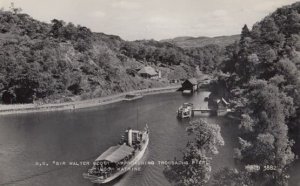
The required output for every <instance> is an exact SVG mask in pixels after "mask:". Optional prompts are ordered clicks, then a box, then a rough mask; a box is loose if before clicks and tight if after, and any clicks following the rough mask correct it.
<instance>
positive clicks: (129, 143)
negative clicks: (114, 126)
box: [128, 129, 132, 146]
mask: <svg viewBox="0 0 300 186" xmlns="http://www.w3.org/2000/svg"><path fill="white" fill-rule="evenodd" d="M128 145H129V146H132V129H129V130H128Z"/></svg>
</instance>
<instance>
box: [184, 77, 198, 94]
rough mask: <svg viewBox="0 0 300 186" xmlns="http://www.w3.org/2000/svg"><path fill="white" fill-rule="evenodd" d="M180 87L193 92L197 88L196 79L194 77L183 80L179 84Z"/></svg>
mask: <svg viewBox="0 0 300 186" xmlns="http://www.w3.org/2000/svg"><path fill="white" fill-rule="evenodd" d="M181 89H182V91H183V92H184V91H190V92H191V93H192V92H195V91H197V90H198V81H197V79H196V78H190V79H187V80H185V81H184V82H183V83H182V84H181Z"/></svg>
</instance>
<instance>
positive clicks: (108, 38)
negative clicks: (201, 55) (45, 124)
mask: <svg viewBox="0 0 300 186" xmlns="http://www.w3.org/2000/svg"><path fill="white" fill-rule="evenodd" d="M149 65H150V66H152V67H153V68H154V69H156V70H157V71H161V74H162V78H161V79H160V80H151V79H145V78H142V77H140V76H139V75H137V70H138V69H139V68H142V67H144V66H149ZM195 67H196V64H195V59H194V58H193V57H192V56H189V55H187V54H185V53H184V51H183V50H182V49H181V48H179V47H176V46H174V45H172V44H169V43H160V42H157V41H136V42H127V41H124V40H122V39H121V38H120V37H119V36H113V35H106V34H103V33H93V32H91V31H90V30H89V29H88V28H86V27H84V26H80V25H78V26H75V25H74V24H72V23H65V22H63V21H61V20H56V19H54V20H52V22H51V24H46V23H43V22H40V21H37V20H34V19H33V18H31V17H30V16H29V15H27V14H22V13H19V12H9V11H0V97H1V102H2V103H31V102H33V101H41V102H53V101H56V102H57V101H58V102H65V101H70V100H71V99H72V100H74V99H75V100H81V99H87V98H93V97H100V96H105V95H111V94H115V93H120V92H126V91H130V90H137V89H144V88H154V87H163V86H167V85H169V80H172V79H184V78H188V77H193V76H196V68H195Z"/></svg>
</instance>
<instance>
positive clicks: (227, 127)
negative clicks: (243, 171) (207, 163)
mask: <svg viewBox="0 0 300 186" xmlns="http://www.w3.org/2000/svg"><path fill="white" fill-rule="evenodd" d="M208 94H209V93H208V92H205V91H202V92H199V93H198V94H196V95H194V96H192V97H184V96H182V95H181V94H180V93H166V94H159V95H150V96H145V97H144V98H142V99H139V100H135V101H130V102H120V103H115V104H111V105H106V106H99V107H94V108H87V109H82V110H75V111H59V112H48V113H31V114H19V115H8V116H1V117H0V165H1V166H0V185H9V184H11V185H30V186H40V185H51V186H52V185H64V186H68V185H70V186H71V185H72V186H73V185H75V186H76V185H83V186H85V185H86V186H89V185H96V184H93V183H91V182H90V181H89V180H85V179H84V178H83V177H82V173H84V172H86V171H87V169H88V168H89V167H90V166H57V165H54V164H53V163H52V162H53V161H59V162H63V161H65V162H66V163H68V162H72V161H74V162H79V161H90V162H92V161H93V160H94V159H95V158H97V156H99V155H100V154H101V153H102V152H104V151H105V150H106V149H107V148H109V147H110V146H112V145H115V144H117V143H118V141H119V139H120V136H121V135H122V134H123V132H124V130H125V129H126V128H127V127H132V128H136V127H137V126H138V127H139V129H142V128H143V127H144V126H145V124H146V123H147V124H148V126H149V128H150V130H151V132H150V143H149V146H148V150H147V151H146V153H145V155H144V157H143V161H149V160H153V161H154V162H155V163H156V164H155V165H153V166H151V165H149V166H142V169H141V171H131V172H128V173H127V174H125V175H124V176H122V177H121V178H120V179H118V180H116V181H114V182H112V183H109V184H107V185H130V186H135V185H136V186H141V185H145V186H146V185H151V186H152V185H153V186H156V185H170V183H169V182H168V181H167V180H166V178H165V177H164V175H163V173H162V171H163V168H164V167H163V166H161V165H158V164H157V162H158V161H162V160H173V158H174V156H180V155H181V153H180V149H182V148H184V146H185V144H186V142H187V134H186V132H185V128H186V127H187V125H188V120H178V119H177V118H176V110H177V108H178V107H179V106H180V105H181V104H182V103H184V102H193V103H194V104H195V105H197V106H203V107H205V104H207V103H206V102H204V97H206V96H208ZM200 117H201V116H196V117H195V118H194V119H197V118H200ZM204 118H205V119H207V120H208V121H209V122H211V123H217V124H219V125H220V126H221V130H222V136H223V138H224V140H225V143H226V144H225V146H224V147H222V148H221V149H220V154H219V155H217V156H216V157H214V161H213V171H217V170H218V169H220V168H222V167H224V166H231V167H232V166H234V161H233V150H232V149H233V148H234V146H235V139H236V137H235V136H236V134H235V133H236V124H235V123H233V122H232V121H230V120H227V119H225V118H216V117H214V118H209V117H204ZM137 124H138V125H137ZM36 162H40V163H41V162H45V163H48V166H38V165H35V163H36Z"/></svg>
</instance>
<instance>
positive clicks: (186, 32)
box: [0, 0, 296, 40]
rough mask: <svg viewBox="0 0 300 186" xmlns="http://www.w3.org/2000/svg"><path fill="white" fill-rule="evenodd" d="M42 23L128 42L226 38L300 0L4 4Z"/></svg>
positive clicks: (17, 0)
mask: <svg viewBox="0 0 300 186" xmlns="http://www.w3.org/2000/svg"><path fill="white" fill-rule="evenodd" d="M11 2H14V5H15V7H20V8H22V10H23V12H24V13H27V14H29V15H30V16H31V17H33V18H35V19H38V20H40V21H44V22H48V23H50V21H51V20H52V19H54V18H55V19H60V20H64V21H65V22H73V23H74V24H76V25H77V24H79V25H82V26H86V27H88V28H90V29H91V30H92V31H94V32H103V33H106V34H113V35H119V36H121V37H122V38H123V39H125V40H140V39H155V40H161V39H169V38H174V37H178V36H193V37H199V36H209V37H214V36H221V35H234V34H239V33H240V32H241V28H242V27H243V25H244V24H247V25H248V26H249V27H250V28H251V27H252V25H253V24H254V23H256V22H258V21H260V20H262V19H263V18H264V17H265V16H267V15H268V14H270V13H272V12H273V11H275V10H276V8H279V7H281V6H283V5H289V4H292V3H294V2H296V0H13V1H12V0H0V8H4V9H6V10H8V8H9V6H10V4H11Z"/></svg>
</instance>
